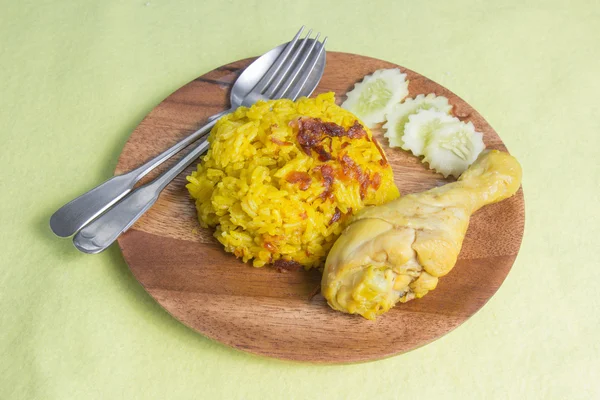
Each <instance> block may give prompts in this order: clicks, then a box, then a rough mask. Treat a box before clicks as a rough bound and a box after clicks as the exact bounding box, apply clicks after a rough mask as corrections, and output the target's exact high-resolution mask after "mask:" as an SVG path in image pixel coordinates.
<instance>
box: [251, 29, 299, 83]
mask: <svg viewBox="0 0 600 400" xmlns="http://www.w3.org/2000/svg"><path fill="white" fill-rule="evenodd" d="M303 31H304V25H302V27H300V30H299V31H298V33H296V35H295V36H294V38H293V39H292V40H291V41H290V42H289V43H288V44H287V46H285V48H284V49H283V51H282V52H281V54H279V56H278V57H277V59H276V60H275V62H274V63H273V65H271V66H270V67H269V69H268V70H267V72H266V73H265V74H264V75H263V77H262V78H260V80H259V81H258V83H257V84H256V86H254V88H253V89H252V91H256V92H259V93H262V92H263V91H264V90H265V88H266V87H267V85H269V84H270V83H271V80H272V79H273V77H274V76H275V74H277V72H279V70H280V69H281V66H282V65H283V63H284V62H285V61H286V59H287V58H288V56H289V54H290V53H291V52H292V50H293V49H294V47H295V46H296V43H297V42H298V38H299V37H300V35H301V34H302V32H303Z"/></svg>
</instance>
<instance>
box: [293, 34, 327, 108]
mask: <svg viewBox="0 0 600 400" xmlns="http://www.w3.org/2000/svg"><path fill="white" fill-rule="evenodd" d="M326 43H327V37H325V39H323V42H321V43H320V45H321V46H320V47H319V50H318V51H317V54H315V55H314V56H313V58H312V60H311V61H310V64H309V67H308V68H304V69H303V71H302V74H301V75H300V77H299V78H298V80H297V81H296V83H295V84H294V86H292V88H291V89H290V91H289V93H288V98H290V99H292V100H294V101H295V100H296V99H297V98H298V96H299V95H300V92H301V91H302V89H303V88H304V85H306V81H307V80H308V78H309V77H310V74H311V73H312V72H313V70H314V69H315V67H316V65H317V62H318V61H319V58H320V57H321V54H322V53H323V51H325V44H326ZM311 94H312V92H311V93H309V94H308V95H309V96H310V95H311Z"/></svg>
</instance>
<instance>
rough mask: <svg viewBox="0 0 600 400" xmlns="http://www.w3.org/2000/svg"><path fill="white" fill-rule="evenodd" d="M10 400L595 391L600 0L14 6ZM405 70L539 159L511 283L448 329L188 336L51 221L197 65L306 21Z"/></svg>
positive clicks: (1, 205)
mask: <svg viewBox="0 0 600 400" xmlns="http://www.w3.org/2000/svg"><path fill="white" fill-rule="evenodd" d="M0 10H1V11H0V43H1V46H0V139H1V141H0V149H1V150H0V168H1V170H2V173H1V174H0V221H1V224H0V226H1V229H0V253H1V256H0V263H1V264H0V265H1V267H0V399H3V400H4V399H7V400H12V399H61V400H62V399H200V398H204V399H217V398H223V399H283V398H289V399H305V398H321V399H344V398H346V399H367V398H381V399H388V398H390V399H391V398H436V397H439V398H442V397H443V398H456V399H459V398H460V399H483V398H487V399H525V398H527V399H591V398H600V383H599V379H598V378H599V377H600V344H599V343H600V341H599V340H598V337H599V335H600V311H599V308H600V290H599V289H598V283H599V281H600V262H599V261H598V250H599V247H600V246H599V240H598V236H599V234H600V228H599V227H600V220H599V215H600V214H599V212H598V203H599V200H600V198H599V195H600V190H599V183H598V174H599V172H600V170H599V163H600V161H599V159H600V152H599V151H600V118H599V117H600V115H599V114H600V113H599V105H600V100H599V99H600V79H599V73H600V56H599V45H598V39H600V3H598V1H584V0H579V1H572V2H569V4H567V2H563V1H539V2H532V1H522V0H520V1H517V0H515V1H506V2H503V1H500V2H485V1H471V2H469V1H459V0H451V1H445V2H433V1H421V2H418V1H393V2H392V1H387V2H384V1H361V2H359V1H346V2H341V1H340V2H336V1H323V0H322V1H296V2H293V3H292V2H283V1H265V0H262V1H258V0H246V1H235V2H234V1H231V0H229V1H218V0H210V1H199V0H187V1H166V0H127V1H124V0H123V1H119V0H105V1H92V0H82V1H76V2H75V1H71V2H61V1H58V0H38V1H18V2H17V1H11V0H0ZM301 24H306V25H307V26H310V27H314V28H316V29H318V30H321V31H322V32H325V33H326V34H327V35H329V37H330V41H329V45H328V49H329V50H336V51H345V52H351V53H358V54H363V55H368V56H371V57H376V58H381V59H385V60H388V61H391V62H395V63H398V64H400V65H403V66H405V67H407V68H411V69H413V70H415V71H418V72H420V73H421V74H424V75H426V76H428V77H429V78H431V79H433V80H435V81H437V82H439V83H441V84H442V85H444V86H446V87H448V88H449V89H450V90H452V91H454V92H455V93H457V94H458V95H459V96H461V97H463V98H464V99H465V100H467V101H468V102H469V103H470V104H471V105H472V106H473V107H475V108H476V109H477V110H478V111H479V112H480V113H481V114H482V115H483V116H484V117H485V118H486V119H487V120H488V121H489V122H490V124H491V125H492V126H493V127H494V128H495V129H496V130H497V132H498V133H499V134H500V136H501V137H502V138H503V140H504V142H505V143H506V145H507V146H508V148H509V149H510V150H511V152H512V153H513V154H514V155H516V156H517V158H518V159H519V160H520V161H521V163H522V165H523V168H524V173H525V175H524V183H523V186H524V190H525V200H526V213H527V219H526V227H525V237H524V240H523V245H522V248H521V252H520V254H519V257H518V258H517V261H516V263H515V265H514V267H513V270H512V272H511V273H510V275H509V276H508V278H507V280H506V282H505V283H504V285H503V286H502V287H501V289H500V290H499V291H498V293H497V294H496V295H495V296H494V297H493V298H492V299H491V301H490V302H489V303H488V304H487V305H486V306H485V307H484V308H483V309H482V310H481V311H480V312H479V313H477V314H476V315H475V316H474V317H473V318H471V319H470V320H469V321H467V322H466V323H465V324H463V325H462V326H461V327H459V328H458V329H456V330H455V331H453V332H451V333H450V334H448V335H447V336H445V337H443V338H441V339H440V340H437V341H436V342H434V343H432V344H430V345H427V346H425V347H423V348H420V349H418V350H415V351H412V352H410V353H407V354H404V355H400V356H396V357H392V358H389V359H386V360H382V361H376V362H370V363H365V364H356V365H343V366H335V365H333V366H315V365H310V364H297V363H289V362H283V361H278V360H273V359H268V358H262V357H257V356H253V355H249V354H246V353H242V352H239V351H236V350H232V349H230V348H228V347H226V346H224V345H221V344H219V343H216V342H213V341H211V340H208V339H206V338H204V337H202V336H201V335H199V334H196V333H194V332H193V331H191V330H189V329H188V328H186V327H185V326H183V325H182V324H180V323H179V322H177V321H176V320H174V319H173V318H171V317H170V316H169V315H168V314H167V313H166V312H165V311H163V310H162V309H161V308H160V307H159V306H158V305H157V304H156V303H155V302H154V301H153V300H152V299H151V298H150V296H148V295H147V294H146V293H145V292H144V290H143V289H142V288H141V286H140V285H139V284H138V283H137V282H136V280H135V279H134V278H133V276H132V275H131V273H130V272H129V270H128V268H127V266H126V264H125V262H124V261H123V259H122V257H121V254H120V252H119V250H118V248H116V247H113V248H110V249H109V250H108V251H106V252H105V253H103V254H100V255H95V256H90V255H83V254H80V253H78V252H77V251H76V250H75V249H74V248H73V247H72V244H71V242H70V241H69V240H61V239H58V238H56V237H54V236H53V235H52V233H51V232H50V230H49V228H48V218H49V216H50V215H51V214H52V212H53V211H55V210H56V209H57V208H58V207H59V206H61V205H62V204H63V203H65V202H66V201H68V200H70V199H71V198H73V197H75V196H76V195H78V194H80V193H82V192H83V191H85V190H87V189H89V188H91V187H92V186H94V185H95V184H97V183H99V182H101V181H102V180H104V179H106V178H108V177H109V176H110V175H111V174H112V171H113V169H114V167H115V164H116V160H117V156H118V154H119V152H120V149H121V148H122V146H123V144H124V142H125V141H126V140H127V137H128V135H129V132H130V131H131V130H132V129H133V128H134V127H135V126H136V125H137V124H138V123H139V122H140V120H141V119H142V118H143V116H144V115H145V114H146V113H148V112H149V111H150V110H151V109H152V108H153V107H154V106H155V105H156V104H158V103H159V102H160V101H161V100H162V99H163V98H164V97H166V96H167V95H168V94H169V93H171V92H172V91H173V90H175V89H177V88H178V87H180V86H182V85H183V84H185V83H186V82H188V81H190V80H191V79H193V78H195V77H197V76H199V75H201V74H203V73H205V72H207V71H209V70H211V69H213V68H215V67H218V66H220V65H222V64H226V63H228V62H231V61H234V60H237V59H241V58H246V57H250V56H255V55H259V54H261V53H263V52H265V51H266V50H268V49H270V48H272V47H274V46H275V45H277V44H279V43H280V42H282V41H284V40H287V39H288V38H289V37H291V36H292V35H293V34H294V33H295V31H296V29H297V28H298V27H299V26H300V25H301Z"/></svg>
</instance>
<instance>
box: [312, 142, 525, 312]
mask: <svg viewBox="0 0 600 400" xmlns="http://www.w3.org/2000/svg"><path fill="white" fill-rule="evenodd" d="M521 174H522V172H521V166H520V165H519V162H518V161H517V160H516V159H515V158H514V157H513V156H511V155H509V154H508V153H504V152H500V151H497V150H492V151H488V152H484V153H482V154H481V155H480V156H479V158H478V159H477V160H476V161H475V162H474V163H473V165H471V166H470V167H469V169H467V170H466V171H465V172H464V173H463V174H462V175H461V176H460V178H459V179H458V181H456V182H453V183H449V184H447V185H444V186H441V187H437V188H434V189H431V190H428V191H425V192H422V193H415V194H410V195H407V196H404V197H401V198H399V199H397V200H394V201H391V202H389V203H387V204H384V205H379V206H374V207H368V208H365V209H363V210H362V211H361V212H359V213H358V214H357V215H356V216H354V217H353V219H352V221H351V222H350V224H349V225H348V227H347V228H346V229H345V230H344V232H343V233H342V235H341V236H340V237H339V238H338V240H337V241H336V242H335V244H334V245H333V247H332V249H331V251H330V252H329V255H328V257H327V260H326V262H325V269H324V272H323V278H322V281H321V291H322V293H323V295H324V296H325V298H326V299H327V302H328V303H329V305H330V306H331V307H332V308H334V309H335V310H339V311H342V312H346V313H350V314H360V315H362V316H363V317H365V318H367V319H375V317H376V316H377V315H379V314H383V313H384V312H386V311H388V310H389V309H390V308H392V307H393V306H394V305H395V304H396V303H398V302H402V303H404V302H407V301H409V300H412V299H414V298H420V297H423V296H424V295H426V294H427V293H428V292H429V291H430V290H433V289H435V287H436V286H437V283H438V279H439V278H440V277H442V276H444V275H446V274H447V273H448V272H450V270H452V268H453V267H454V264H456V260H457V258H458V254H459V252H460V249H461V247H462V243H463V239H464V237H465V233H466V231H467V228H468V226H469V218H470V216H471V214H473V213H474V212H475V211H477V210H478V209H480V208H481V207H483V206H485V205H487V204H492V203H496V202H499V201H501V200H504V199H506V198H508V197H511V196H512V195H514V194H515V193H516V191H517V190H518V189H519V186H520V185H521Z"/></svg>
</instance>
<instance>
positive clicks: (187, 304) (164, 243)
mask: <svg viewBox="0 0 600 400" xmlns="http://www.w3.org/2000/svg"><path fill="white" fill-rule="evenodd" d="M251 61H252V59H247V60H242V61H237V62H234V63H232V64H228V65H225V66H222V67H220V68H217V69H215V70H214V71H211V72H209V73H207V74H206V75H203V76H201V77H200V78H198V79H196V80H194V81H192V82H190V83H188V84H187V85H185V86H184V87H182V88H181V89H179V90H177V91H176V92H175V93H173V94H172V95H170V96H169V97H168V98H166V99H165V100H164V101H163V102H162V103H161V104H159V105H158V106H157V107H156V108H155V109H154V110H152V112H150V114H148V116H147V117H146V118H145V119H144V120H143V121H142V122H141V123H140V125H139V126H138V127H137V128H136V129H135V130H134V131H133V133H132V134H131V137H130V139H129V141H128V142H127V144H126V145H125V148H124V149H123V153H122V154H121V157H120V159H119V163H118V165H117V168H116V171H115V172H116V173H117V174H119V173H123V172H125V171H128V170H130V169H132V168H134V167H136V166H138V165H140V164H141V163H142V162H143V161H145V160H147V159H148V158H150V157H151V156H154V155H156V154H158V153H159V152H160V151H162V150H163V149H165V148H167V147H169V146H170V145H171V144H173V143H175V142H176V141H178V140H180V139H181V138H182V137H184V136H185V135H187V134H188V133H190V132H192V131H194V130H195V129H197V128H198V127H199V126H201V125H202V124H203V123H204V122H205V121H206V119H207V117H209V116H211V115H213V114H215V113H217V112H219V111H221V110H223V109H225V108H226V107H228V105H229V88H230V87H231V85H232V84H233V82H234V81H235V79H236V77H237V76H239V74H240V72H241V71H242V70H243V68H244V67H245V66H247V65H248V64H249V63H250V62H251ZM397 67H399V66H397V65H395V64H391V63H389V62H386V61H381V60H376V59H373V58H368V57H363V56H358V55H353V54H346V53H336V52H328V53H327V67H326V69H325V74H324V75H323V79H322V81H321V83H320V85H319V87H318V88H317V89H316V91H315V93H314V95H317V94H319V93H323V92H327V91H334V92H336V93H338V94H339V96H338V99H337V101H338V103H341V102H342V101H343V100H344V97H343V94H344V93H346V92H347V91H348V90H350V89H351V88H352V87H353V85H354V83H355V82H357V81H360V80H361V79H362V77H363V76H364V75H366V74H370V73H372V72H373V71H375V70H377V69H381V68H397ZM399 68H400V69H401V70H402V71H403V72H406V73H407V74H408V79H409V80H410V84H409V91H410V96H411V97H412V96H415V95H417V94H420V93H436V94H437V95H443V96H446V97H447V98H448V99H449V100H450V103H451V104H452V105H453V106H454V109H453V110H454V113H455V115H457V116H458V117H460V118H461V119H462V120H464V121H471V122H473V124H474V125H475V127H476V128H477V130H478V131H480V132H483V134H484V141H485V144H486V145H487V147H488V148H491V149H500V150H506V148H505V147H504V145H503V143H502V141H501V140H500V138H499V137H498V135H497V134H496V132H494V130H493V129H492V127H491V126H490V125H489V124H488V123H487V122H486V121H485V120H484V119H483V118H482V117H481V115H479V114H478V113H477V111H475V110H474V109H473V108H472V107H470V106H469V105H468V104H467V103H466V102H464V101H463V100H462V99H460V98H459V97H458V96H456V95H455V94H453V93H452V92H450V91H449V90H447V89H445V88H444V87H442V86H440V85H438V84H437V83H435V82H432V81H431V80H429V79H427V78H425V77H424V76H421V75H419V74H417V73H415V72H413V71H410V70H407V69H406V68H402V67H399ZM374 134H375V136H376V137H377V138H378V139H379V142H380V143H381V144H382V146H383V147H384V148H386V150H387V151H386V152H387V155H388V158H389V161H390V164H391V165H392V167H393V169H394V174H395V179H396V184H397V185H398V187H399V188H400V191H401V192H402V193H403V194H407V193H412V192H419V191H423V190H426V189H429V188H431V187H434V186H438V185H443V184H444V183H447V180H445V179H443V177H442V176H441V175H438V174H435V173H433V172H432V171H430V170H429V169H427V167H426V166H425V165H424V164H422V163H421V162H420V160H419V159H418V158H416V157H413V156H412V155H410V154H409V153H407V152H405V151H402V150H399V149H389V148H387V140H386V139H385V138H383V137H382V134H381V131H380V130H379V129H375V130H374ZM194 168H195V166H191V167H189V168H188V170H187V171H186V172H185V173H183V174H181V175H180V176H179V177H178V178H177V179H176V180H175V181H174V182H173V183H171V184H170V185H169V186H168V187H167V189H166V190H165V191H164V192H163V194H162V195H161V196H160V198H159V200H158V201H157V203H156V204H155V205H154V206H153V207H152V209H151V210H150V211H148V212H147V213H146V214H145V215H144V216H143V217H142V218H141V219H140V220H139V221H138V222H137V223H136V224H135V225H134V226H133V227H132V228H131V229H129V231H128V232H127V233H125V234H124V235H122V236H121V238H120V239H119V245H120V246H121V249H122V251H123V255H124V257H125V260H126V261H127V263H128V264H129V267H130V269H131V271H132V272H133V274H134V276H135V277H136V278H137V279H138V281H139V282H140V283H141V284H142V285H143V286H144V288H145V289H146V290H147V291H148V293H150V295H151V296H152V297H153V298H154V299H156V301H157V302H158V303H159V304H160V305H161V306H163V307H164V308H165V309H166V310H167V311H168V312H169V313H170V314H171V315H173V316H174V317H175V318H177V319H178V320H180V321H181V322H183V323H184V324H186V325H187V326H189V327H190V328H192V329H194V330H196V331H198V332H200V333H202V334H203V335H206V336H208V337H209V338H212V339H215V340H218V341H219V342H222V343H224V344H227V345H229V346H233V347H235V348H237V349H240V350H245V351H249V352H251V353H256V354H261V355H265V356H270V357H276V358H280V359H288V360H298V361H311V362H328V363H333V362H356V361H366V360H374V359H378V358H382V357H387V356H391V355H394V354H399V353H402V352H406V351H408V350H411V349H414V348H417V347H419V346H422V345H424V344H427V343H429V342H431V341H433V340H435V339H437V338H439V337H440V336H442V335H444V334H445V333H448V332H449V331H451V330H452V329H454V328H456V327H457V326H458V325H460V324H461V323H463V322H464V321H465V320H466V319H467V318H469V317H470V316H471V315H473V314H474V313H475V312H476V311H477V310H479V309H480V308H481V307H482V306H483V305H484V304H485V303H486V302H487V301H488V300H489V298H490V297H491V296H492V295H493V294H494V293H495V292H496V290H498V288H499V287H500V285H501V284H502V282H503V281H504V278H505V277H506V275H507V274H508V272H509V271H510V268H511V266H512V264H513V262H514V260H515V257H516V255H517V252H518V251H519V247H520V244H521V238H522V236H523V226H524V221H525V217H524V200H523V193H522V191H521V190H519V192H518V193H517V194H516V195H515V196H513V197H512V198H510V199H508V200H505V201H503V202H501V203H498V204H494V205H490V206H487V207H484V208H483V209H482V210H480V211H479V212H477V213H476V214H475V215H473V217H472V218H471V224H470V227H469V230H468V232H467V236H466V238H465V240H464V244H463V248H462V252H461V253H460V257H459V260H458V263H457V264H456V266H455V267H454V269H453V270H452V272H451V273H450V274H448V275H447V276H445V277H443V278H442V279H440V283H439V285H438V287H437V289H436V290H434V291H433V292H431V293H429V294H428V295H427V296H425V297H424V298H422V299H419V300H413V301H411V302H408V303H406V304H399V305H398V306H396V307H395V308H393V309H392V310H390V311H389V312H388V313H387V314H384V315H383V316H381V317H379V318H378V319H377V320H376V321H368V320H365V319H363V318H362V317H360V316H356V315H347V314H342V313H340V312H337V311H333V310H332V309H330V308H329V306H328V305H327V303H326V302H325V299H324V298H323V297H322V296H321V295H317V296H315V297H313V298H312V299H310V295H311V293H312V292H313V291H314V290H315V288H316V287H318V285H319V283H320V274H319V272H318V271H309V272H306V271H303V270H300V271H297V272H288V273H280V272H277V271H275V269H273V268H253V267H251V266H250V265H248V264H244V263H242V262H241V261H240V260H238V259H236V258H235V257H234V256H233V255H231V254H228V253H225V252H224V251H223V249H222V246H221V245H220V244H219V243H218V242H217V241H216V240H215V239H214V238H213V236H212V232H211V231H210V230H205V229H202V228H201V227H200V226H199V224H198V222H197V219H196V212H195V208H194V204H193V202H192V201H191V199H190V197H189V195H188V193H187V190H186V189H185V187H184V186H185V183H186V181H185V176H186V175H188V174H189V173H190V172H191V171H192V170H193V169H194ZM155 175H156V174H154V175H153V176H155ZM153 176H150V177H148V179H150V178H152V177H153Z"/></svg>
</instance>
